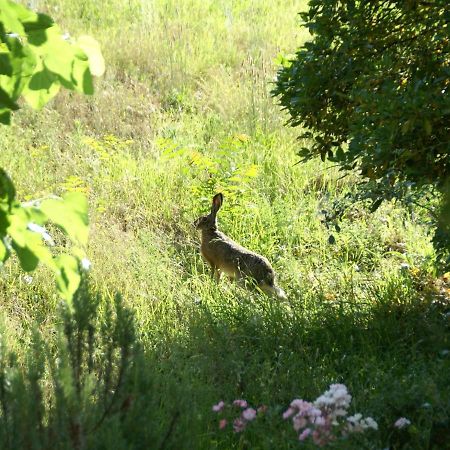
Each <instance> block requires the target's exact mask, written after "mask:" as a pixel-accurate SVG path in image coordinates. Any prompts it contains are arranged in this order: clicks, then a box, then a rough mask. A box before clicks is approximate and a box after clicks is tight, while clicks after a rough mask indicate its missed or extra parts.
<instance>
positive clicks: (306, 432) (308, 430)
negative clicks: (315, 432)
mask: <svg viewBox="0 0 450 450" xmlns="http://www.w3.org/2000/svg"><path fill="white" fill-rule="evenodd" d="M311 433H312V431H311V428H305V429H304V430H303V431H302V432H301V434H300V436H299V437H298V439H299V441H304V440H305V439H306V438H307V437H308V436H309V435H310V434H311Z"/></svg>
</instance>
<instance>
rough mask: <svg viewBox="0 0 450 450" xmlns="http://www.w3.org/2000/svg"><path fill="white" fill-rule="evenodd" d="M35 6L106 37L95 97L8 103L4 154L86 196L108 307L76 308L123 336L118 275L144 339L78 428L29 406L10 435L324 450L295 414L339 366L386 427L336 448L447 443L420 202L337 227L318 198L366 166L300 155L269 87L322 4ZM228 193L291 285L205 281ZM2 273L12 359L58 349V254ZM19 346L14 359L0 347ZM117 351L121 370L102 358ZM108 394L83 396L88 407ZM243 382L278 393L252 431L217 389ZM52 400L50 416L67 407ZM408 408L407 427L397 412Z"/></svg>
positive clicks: (444, 377)
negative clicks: (114, 397) (232, 414)
mask: <svg viewBox="0 0 450 450" xmlns="http://www.w3.org/2000/svg"><path fill="white" fill-rule="evenodd" d="M34 3H35V5H33V6H34V7H36V8H37V9H39V10H41V11H45V12H47V13H48V14H50V15H51V16H52V17H53V18H54V19H55V20H56V22H57V23H59V24H60V25H61V26H62V28H63V30H64V31H68V32H70V33H71V34H73V35H74V36H77V35H81V34H89V35H91V36H93V37H95V38H96V39H97V40H98V41H99V42H100V44H101V48H102V51H103V54H104V56H105V60H106V67H107V68H106V73H105V75H104V76H103V77H102V78H101V79H99V80H97V83H96V86H95V87H96V92H95V95H94V96H92V97H82V96H80V95H76V94H73V93H70V92H62V93H61V94H59V95H58V96H57V97H56V98H55V99H54V100H53V101H52V102H51V103H50V104H49V105H48V106H47V107H46V108H44V110H43V111H40V112H35V111H32V110H30V109H29V108H26V107H24V108H22V109H21V110H20V111H19V112H18V113H17V114H15V118H14V124H13V125H12V126H11V127H9V128H6V127H5V128H3V129H2V133H1V134H0V144H1V147H2V152H1V154H0V167H3V168H5V169H6V170H7V171H8V173H9V174H11V176H12V178H13V180H14V182H15V185H16V188H17V192H18V196H19V197H20V200H22V201H29V200H31V199H37V198H44V197H46V196H48V195H53V194H56V195H61V194H63V193H65V192H70V191H79V192H83V193H85V194H86V195H87V197H88V199H89V207H90V239H89V248H88V250H87V251H88V256H89V259H90V261H91V262H92V267H91V269H90V271H89V284H90V290H91V292H93V293H98V295H99V298H98V299H97V300H98V302H97V303H96V305H97V307H98V309H96V310H95V311H93V310H92V311H91V310H89V308H88V307H86V304H85V303H83V301H85V300H80V305H81V306H83V305H84V307H86V308H87V309H88V310H89V311H90V314H91V315H92V317H94V316H95V317H94V319H95V320H94V319H93V318H92V317H91V319H92V320H93V321H94V322H95V321H97V322H98V324H100V325H99V327H100V328H101V327H103V328H101V329H102V330H106V331H105V333H106V332H108V333H110V334H105V336H113V337H112V338H111V339H113V340H114V339H116V337H117V335H120V336H122V337H123V336H125V335H126V333H125V331H126V330H125V331H123V329H122V328H123V327H122V328H120V327H118V328H117V329H120V330H122V331H121V333H122V334H120V333H119V332H118V331H117V330H116V331H117V333H118V334H117V333H116V331H111V330H109V328H108V327H107V326H108V323H113V322H114V320H116V319H115V318H114V319H112V318H111V317H112V316H114V314H113V315H111V311H110V309H109V307H108V305H110V304H112V303H113V301H112V299H114V296H115V295H116V293H117V292H120V294H121V296H122V299H123V300H122V302H123V307H125V308H126V310H127V311H129V312H130V313H131V314H132V316H130V317H132V318H131V319H129V320H130V321H129V322H126V323H127V326H126V327H130V329H131V328H133V330H134V333H135V335H134V336H131V335H130V336H128V335H127V336H126V337H124V338H123V339H130V340H132V339H134V341H133V342H134V344H133V345H134V346H135V348H138V349H139V351H138V354H139V358H138V359H137V360H136V361H135V362H134V363H133V364H132V366H133V367H134V368H135V370H134V372H131V373H132V374H133V376H132V377H130V379H129V380H128V381H127V383H129V386H131V388H130V389H131V391H130V392H129V393H125V394H124V396H125V397H124V398H125V400H127V401H128V403H130V404H131V406H127V407H126V408H125V407H121V408H118V411H117V414H115V415H114V414H111V417H109V416H107V415H105V417H104V418H103V417H102V418H101V420H100V421H98V424H97V425H96V426H95V427H94V428H93V429H92V430H91V431H90V432H89V433H88V432H87V431H86V433H85V434H83V433H84V432H81V431H79V429H78V428H77V431H76V433H75V432H74V431H73V427H72V428H70V430H71V431H70V432H66V433H65V432H64V430H65V428H64V427H65V426H66V425H67V424H66V425H65V424H64V423H61V424H60V425H57V426H56V425H55V429H57V430H60V434H58V435H55V434H53V435H46V436H47V437H46V439H48V441H45V440H43V438H42V435H41V434H39V433H40V431H39V429H38V427H37V428H36V430H34V429H27V427H26V426H25V425H26V424H27V423H30V424H32V423H34V422H33V420H34V419H29V418H28V419H29V420H30V422H26V420H24V423H23V425H22V427H23V428H20V426H19V425H18V428H12V429H11V430H12V431H11V433H14V432H16V433H18V431H17V430H19V429H21V430H22V431H21V432H23V433H25V434H26V433H29V434H30V436H35V438H34V440H31V441H30V442H31V443H30V444H27V445H25V444H23V445H22V444H17V442H19V443H20V442H22V441H21V439H22V438H19V437H17V436H15V437H14V438H11V436H10V437H8V436H6V435H4V434H2V433H3V432H2V431H0V439H6V441H2V442H3V443H5V442H8V445H9V446H10V447H9V448H19V447H18V445H22V448H46V445H49V444H48V443H49V442H50V443H51V445H52V448H105V449H106V448H124V449H125V448H130V449H138V448H145V449H148V448H173V449H182V448H183V449H210V448H211V449H214V448H217V449H231V448H239V449H250V448H251V449H294V448H299V447H301V448H315V446H314V444H313V443H312V442H309V441H308V442H302V443H300V442H299V441H298V436H297V434H296V433H295V431H294V430H293V429H292V425H291V423H290V422H289V421H287V420H283V419H282V414H283V412H284V411H285V410H286V409H287V407H288V406H289V403H290V402H291V401H292V400H293V399H294V398H302V399H306V400H314V399H315V398H317V397H318V396H319V395H320V394H321V393H323V392H324V391H325V390H327V389H328V387H329V386H330V385H331V384H333V383H343V384H345V385H346V386H347V388H348V390H349V392H350V394H351V395H352V398H353V400H352V404H351V406H350V412H351V413H352V414H353V413H355V412H361V413H362V414H363V415H364V416H371V417H373V418H374V419H375V420H376V422H377V423H378V430H368V431H367V432H365V433H360V434H354V435H351V436H349V437H348V438H346V439H339V440H336V441H334V442H332V443H331V444H330V445H329V446H330V448H341V449H361V448H367V449H384V448H391V449H394V448H405V449H445V448H450V432H449V430H450V352H449V349H450V341H449V320H450V315H449V314H450V308H449V298H450V280H449V278H448V276H447V277H446V276H438V274H437V273H436V270H435V267H434V265H433V261H434V259H433V258H434V253H433V248H432V245H431V244H430V236H429V229H428V228H427V215H426V211H425V210H423V209H419V208H417V209H406V208H405V207H403V206H402V205H399V204H386V205H384V206H382V207H381V208H380V209H379V210H378V211H377V212H376V213H374V214H371V213H369V212H368V210H367V209H364V208H363V207H362V206H361V205H359V206H355V208H354V209H352V210H350V211H349V212H348V213H347V214H346V215H345V217H344V219H343V221H342V223H341V224H340V230H329V229H327V228H326V227H325V226H324V224H323V223H322V221H321V219H322V218H323V217H322V216H323V210H328V209H329V208H330V206H331V205H332V203H333V201H335V200H336V199H339V198H343V197H344V196H345V195H346V193H348V192H350V191H351V190H352V189H353V187H354V185H355V183H357V177H356V175H354V174H347V175H346V176H343V174H342V173H340V172H338V171H337V169H336V168H335V167H332V166H331V165H329V164H328V165H326V164H323V163H321V162H320V161H311V162H308V163H305V164H297V163H298V159H299V158H298V157H297V156H296V152H297V151H298V148H299V145H300V144H299V142H298V141H297V139H296V136H297V135H298V134H299V133H300V130H298V129H291V128H288V127H286V126H284V123H285V121H286V117H285V116H284V114H283V112H282V111H280V108H279V107H278V106H277V104H276V99H273V98H272V96H271V94H270V91H271V89H272V87H273V85H272V82H273V79H274V77H275V76H276V71H277V67H278V64H279V60H280V56H279V55H280V54H281V55H287V54H290V53H294V52H295V50H296V48H297V47H298V46H299V45H300V43H302V42H304V40H306V39H308V38H309V35H308V33H307V32H306V31H305V30H304V29H302V28H301V27H300V24H299V20H298V17H297V13H298V11H300V10H302V9H303V8H306V6H307V2H306V1H303V0H272V1H269V0H259V1H256V0H183V1H178V2H177V1H174V0H151V1H150V0H149V1H138V0H129V1H126V2H125V1H121V0H106V1H103V2H96V1H93V0H79V1H77V2H72V1H68V0H49V1H36V2H34ZM306 144H307V143H306ZM217 192H222V193H223V194H224V198H225V200H224V206H223V208H222V210H221V211H220V213H219V226H220V227H221V229H222V230H223V231H225V232H226V233H227V234H228V235H230V236H231V237H232V238H233V239H235V240H237V241H238V242H239V243H241V244H242V245H245V246H246V247H248V248H250V249H252V250H254V251H257V252H258V253H261V254H263V255H265V256H266V257H267V258H268V259H269V260H270V261H271V263H272V265H273V267H274V269H275V271H276V272H277V275H278V283H279V285H280V286H282V287H283V289H284V290H285V291H286V294H287V297H288V299H287V300H286V301H280V300H277V299H274V298H269V297H267V296H265V295H262V294H261V293H259V292H257V291H256V290H252V289H245V287H243V286H241V285H239V284H234V283H231V282H229V281H228V280H225V279H224V280H222V281H221V282H220V283H219V284H217V283H216V282H215V281H214V280H213V279H212V278H211V276H210V271H209V267H208V266H207V265H206V264H205V262H204V261H203V260H202V258H201V256H200V253H199V243H200V237H199V234H198V232H196V230H195V229H194V227H193V222H194V220H195V219H196V218H197V217H198V216H200V215H203V214H204V213H206V212H208V211H209V209H210V204H211V198H212V196H213V195H214V194H215V193H217ZM54 232H55V234H56V235H57V232H56V230H55V231H54ZM330 235H332V236H333V237H334V239H330ZM59 245H60V246H62V247H63V246H64V245H65V244H64V240H63V239H62V238H61V239H60V242H59ZM0 289H1V292H2V295H1V297H0V302H1V313H0V317H1V321H0V322H1V333H2V341H3V344H2V357H1V358H0V360H1V361H0V362H1V364H0V366H1V367H0V368H1V373H2V374H3V373H7V372H8V370H9V369H8V367H15V368H16V369H14V370H17V371H18V372H20V371H21V370H23V371H24V373H31V370H29V369H28V368H29V364H28V363H27V361H29V356H30V353H29V352H30V350H29V349H30V348H31V349H36V348H37V350H36V351H37V353H39V351H40V350H39V348H40V347H39V345H42V342H45V343H46V346H47V347H48V348H47V347H46V348H47V350H48V354H49V355H56V354H58V350H57V348H58V346H59V345H60V333H59V331H58V330H60V328H61V324H64V323H66V324H67V323H68V322H64V320H65V319H64V314H63V313H61V306H60V300H59V298H58V296H57V292H56V289H55V286H54V280H53V278H52V276H51V274H50V273H49V272H48V271H46V270H45V269H39V270H37V271H36V272H34V273H32V274H25V273H24V272H23V271H21V269H20V268H19V265H18V263H17V262H16V261H14V260H11V261H8V262H7V264H6V265H5V266H4V267H3V268H2V269H1V272H0ZM92 295H93V296H94V297H95V295H94V294H92ZM96 298H97V297H96ZM81 306H80V308H81ZM117 311H118V312H116V315H118V316H120V314H121V313H120V311H121V310H120V308H119V309H118V310H117ZM80 314H81V313H80ZM80 317H81V316H80ZM114 317H116V316H114ZM127 317H128V316H127ZM91 319H90V320H91ZM77 320H78V319H77ZM80 320H81V319H80ZM117 320H119V319H117ZM124 320H125V319H124ZM127 320H128V319H127ZM97 322H96V323H97ZM114 323H115V322H114ZM126 327H125V328H126ZM86 330H87V328H86ZM108 330H109V331H108ZM66 332H67V329H66ZM86 333H87V331H86ZM114 333H116V334H114ZM36 336H38V337H36ZM80 336H81V334H80ZM114 336H116V337H114ZM122 337H120V338H117V342H119V345H120V342H121V341H120V339H122ZM99 339H100V341H101V342H102V345H105V346H107V345H108V344H107V342H106V340H107V339H106V338H105V342H103V341H102V340H101V338H99ZM114 342H116V341H114ZM61 345H62V344H61ZM36 346H37V347H36ZM5 348H6V349H7V350H5ZM67 348H68V349H69V350H68V351H69V352H70V345H68V347H67ZM105 348H107V347H105ZM47 350H46V352H47ZM8 351H13V352H14V354H15V356H14V358H15V360H14V361H16V360H17V361H18V362H14V363H13V362H6V360H7V357H6V356H5V355H6V354H7V352H8ZM32 351H35V350H32ZM46 354H47V353H46ZM100 354H101V352H99V355H100ZM99 355H97V356H96V357H95V358H98V360H101V358H103V357H104V354H102V355H103V356H99ZM50 358H51V357H50ZM95 358H94V360H95ZM106 359H107V358H106ZM49 361H50V359H49V360H48V361H47V362H45V364H44V363H43V367H44V366H45V368H42V370H39V371H38V372H39V376H38V378H39V383H40V384H41V387H42V392H44V393H45V392H47V391H48V390H51V386H52V383H51V382H50V381H49V380H50V378H51V377H50V375H49V374H50V372H51V370H50V369H48V367H47V366H49V367H50V366H51V362H49ZM102 361H103V360H102ZM27 364H28V365H27ZM83 364H84V363H83ZM83 364H80V366H79V367H80V370H82V369H83V368H85V366H84V365H83ZM86 364H87V365H86V367H88V366H89V364H88V363H86ZM105 364H106V363H105ZM102 367H103V366H102ZM104 367H107V366H104ZM137 369H138V370H137ZM108 370H110V371H111V373H114V374H115V373H116V372H115V369H114V367H109V369H105V368H103V369H102V370H101V371H100V373H101V374H102V376H104V374H105V373H107V372H108ZM27 371H28V372H27ZM33 373H34V372H33ZM36 373H37V372H36ZM24 379H25V382H24V386H25V387H24V389H25V388H27V386H28V387H29V385H30V386H32V383H31V382H29V381H27V380H32V379H33V378H32V377H31V378H30V377H28V378H27V375H24ZM86 379H87V380H89V377H87V378H86ZM86 383H87V384H86V385H88V384H89V383H88V382H86ZM127 386H128V385H127ZM111 389H112V388H111ZM67 395H68V394H67ZM2 396H3V394H2V393H1V392H0V406H1V405H3V400H2V398H3V397H2ZM100 397H101V396H100V394H98V393H97V394H94V395H93V397H92V398H90V399H84V400H82V404H83V405H84V407H86V409H82V410H81V411H83V413H84V414H85V415H86V417H87V416H88V415H89V408H87V406H89V405H91V403H90V402H94V403H95V401H96V399H98V398H100ZM241 398H242V399H246V400H247V401H248V402H249V404H251V405H253V406H255V407H256V406H261V405H265V406H267V411H266V412H265V413H262V412H261V413H260V414H259V415H258V417H257V419H256V420H255V421H253V422H252V423H250V424H249V425H248V427H247V428H246V430H244V431H243V432H242V433H234V432H233V430H232V428H231V427H230V426H228V427H227V428H225V429H224V430H220V429H219V416H218V415H217V414H216V413H214V412H213V411H212V406H213V405H214V404H216V403H217V402H218V401H219V400H224V401H227V402H231V401H233V400H234V399H241ZM24 401H25V400H23V402H24ZM83 402H84V403H83ZM128 403H127V405H128ZM23 404H24V403H22V405H23ZM43 404H44V406H45V408H47V409H46V410H45V411H47V412H44V413H43V418H41V419H40V421H39V423H40V424H41V425H42V426H43V427H45V426H46V425H48V424H49V423H51V414H50V413H49V412H48V410H50V409H51V408H52V407H53V406H54V405H53V406H52V402H51V401H50V400H49V401H47V402H46V401H45V400H44V401H43ZM124 404H125V403H124ZM124 404H122V406H123V405H124ZM16 406H17V405H16ZM19 406H20V405H19ZM56 406H57V405H56ZM71 407H72V408H73V407H74V406H73V405H72V406H71ZM71 407H70V405H69V407H67V408H68V410H70V411H72V410H71ZM119 410H120V411H119ZM2 411H3V413H2V414H4V410H2ZM108 412H111V411H109V410H108ZM73 414H74V416H75V415H76V414H78V413H77V412H76V411H73ZM119 416H120V417H119ZM27 417H28V416H27ZM77 417H78V416H77ZM400 417H406V418H408V419H409V420H410V421H411V425H410V426H409V427H407V428H405V429H401V430H399V429H397V428H395V427H394V426H393V424H394V423H395V421H396V420H397V419H398V418H400ZM28 419H27V420H28ZM77 420H79V422H80V423H83V421H84V418H83V416H82V415H80V417H79V418H78V419H77ZM86 420H87V419H86ZM77 423H78V422H77ZM72 425H73V424H72ZM69 426H70V425H69ZM58 427H59V428H58ZM80 427H81V426H80ZM80 429H81V428H80ZM86 429H87V428H86ZM14 430H15V431H14ZM66 431H67V429H66ZM74 433H75V434H76V436H78V437H77V438H76V439H75V438H74V437H73V436H74ZM66 435H67V436H66ZM81 435H83V439H81V438H79V436H81ZM39 436H41V437H39ZM8 439H9V440H8ZM14 439H18V441H15V440H14ZM39 439H41V440H39ZM25 440H26V439H25ZM14 442H16V444H15V445H16V447H14ZM4 445H5V448H8V447H6V444H4ZM47 448H48V447H47Z"/></svg>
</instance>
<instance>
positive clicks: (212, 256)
mask: <svg viewBox="0 0 450 450" xmlns="http://www.w3.org/2000/svg"><path fill="white" fill-rule="evenodd" d="M222 202H223V195H222V194H217V195H215V196H214V198H213V204H212V208H211V212H210V214H208V215H207V216H203V217H200V218H198V219H197V220H196V221H195V226H196V228H197V229H198V230H201V232H202V243H201V247H200V250H201V253H202V255H203V257H204V258H205V259H206V261H207V262H208V263H209V265H210V266H211V269H212V274H213V275H214V276H215V277H216V279H219V278H220V274H221V273H225V274H226V275H228V276H229V277H230V278H233V279H238V280H239V279H241V278H244V277H247V278H251V279H252V280H254V281H255V282H256V283H257V284H258V286H259V287H260V288H261V289H262V290H263V291H265V292H267V293H272V294H275V295H277V296H278V297H282V298H284V297H285V294H284V292H283V290H282V289H280V288H279V287H277V286H276V285H275V272H274V270H273V269H272V266H271V265H270V263H269V261H268V260H267V259H266V258H265V257H264V256H261V255H258V254H257V253H255V252H252V251H251V250H248V249H246V248H245V247H242V246H241V245H239V244H238V243H237V242H234V241H233V240H232V239H230V238H229V237H228V236H227V235H226V234H224V233H222V232H221V231H219V230H218V229H217V217H216V216H217V212H218V210H219V209H220V207H221V206H222Z"/></svg>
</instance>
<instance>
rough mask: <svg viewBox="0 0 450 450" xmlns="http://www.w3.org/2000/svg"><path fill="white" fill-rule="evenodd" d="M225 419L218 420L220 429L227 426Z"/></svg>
mask: <svg viewBox="0 0 450 450" xmlns="http://www.w3.org/2000/svg"><path fill="white" fill-rule="evenodd" d="M227 423H228V422H227V419H222V420H221V421H220V422H219V429H221V430H223V429H224V428H225V427H226V426H227Z"/></svg>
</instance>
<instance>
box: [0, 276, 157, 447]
mask: <svg viewBox="0 0 450 450" xmlns="http://www.w3.org/2000/svg"><path fill="white" fill-rule="evenodd" d="M145 373H146V371H145V368H144V367H143V358H142V353H141V351H140V349H139V346H138V345H137V343H136V336H135V331H134V321H133V315H132V314H131V313H130V311H129V310H128V309H127V308H125V307H124V306H123V304H122V299H121V297H120V296H119V295H117V296H116V298H115V299H114V300H103V299H102V298H100V297H99V296H93V295H91V294H90V293H89V290H88V288H87V285H86V283H85V282H84V283H83V285H82V287H81V288H80V289H79V290H78V291H77V293H76V295H75V296H74V302H73V311H70V310H69V309H68V308H67V307H66V306H63V307H62V311H61V325H60V327H59V331H58V337H57V339H56V346H55V347H54V348H52V346H51V345H50V344H48V343H47V342H45V341H44V340H43V338H42V337H41V336H40V335H39V333H37V332H36V333H34V337H33V340H32V345H31V347H30V349H29V351H28V354H27V358H26V359H25V361H18V360H17V359H16V357H15V355H14V354H13V353H9V352H8V351H7V350H6V349H5V348H4V346H2V349H1V355H0V447H1V448H2V449H49V448H52V449H72V448H74V449H84V448H150V443H151V441H150V437H149V436H150V433H149V432H148V427H146V426H141V427H140V428H138V429H137V428H136V427H135V426H134V424H133V422H134V420H130V418H133V419H136V416H137V415H138V414H139V413H140V412H141V411H144V410H145V407H143V405H142V403H141V402H140V401H139V398H140V397H141V392H139V390H141V389H144V390H147V389H148V381H147V380H144V374H145ZM147 403H148V396H147ZM146 419H147V420H148V419H149V415H148V414H147V415H146ZM130 429H132V430H133V431H132V433H130V432H129V431H130Z"/></svg>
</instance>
